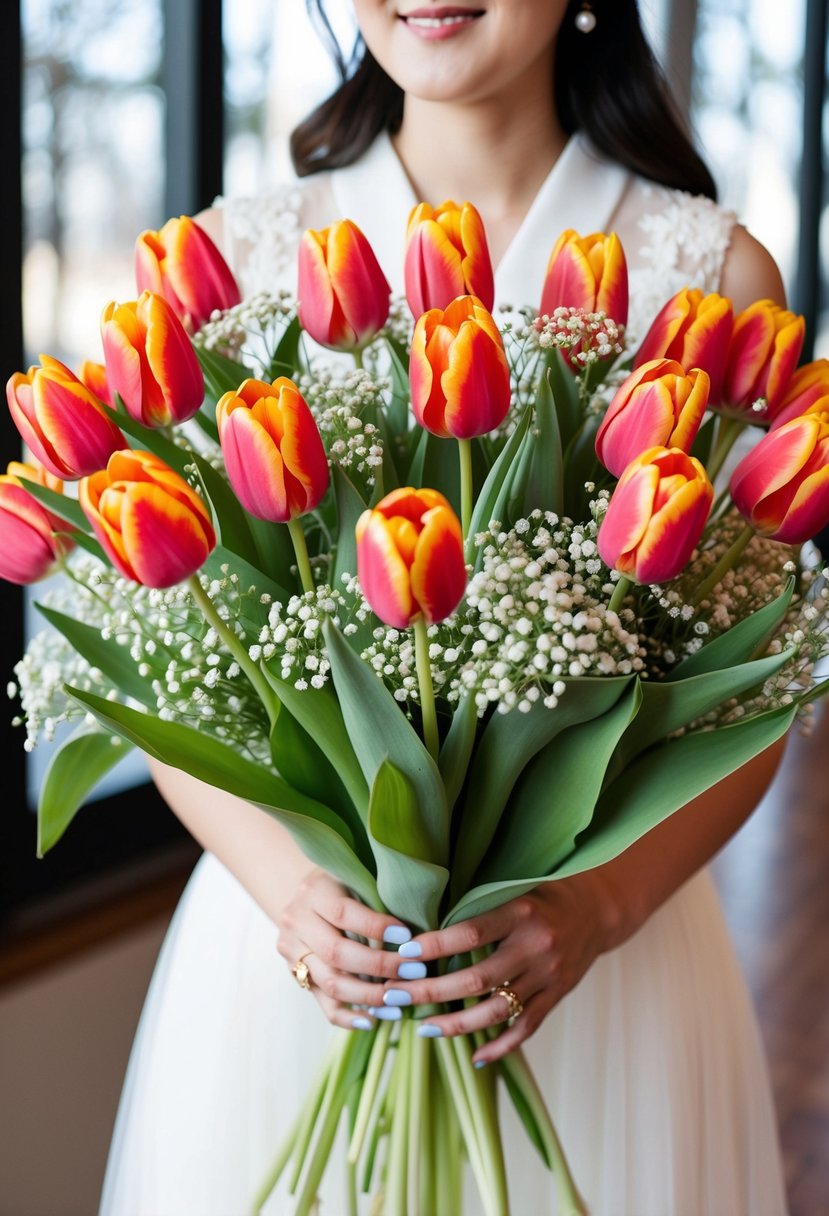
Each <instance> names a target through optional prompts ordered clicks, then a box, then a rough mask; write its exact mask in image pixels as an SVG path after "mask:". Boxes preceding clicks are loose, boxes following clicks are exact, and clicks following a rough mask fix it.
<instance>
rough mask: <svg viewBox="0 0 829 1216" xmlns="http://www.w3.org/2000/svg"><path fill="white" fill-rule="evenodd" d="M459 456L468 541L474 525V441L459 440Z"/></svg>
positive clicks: (464, 525) (462, 522)
mask: <svg viewBox="0 0 829 1216" xmlns="http://www.w3.org/2000/svg"><path fill="white" fill-rule="evenodd" d="M458 456H459V458H460V467H461V529H462V531H463V539H464V541H466V540H467V538H468V536H469V528H470V525H471V523H472V440H471V439H459V440H458Z"/></svg>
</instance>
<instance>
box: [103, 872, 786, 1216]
mask: <svg viewBox="0 0 829 1216" xmlns="http://www.w3.org/2000/svg"><path fill="white" fill-rule="evenodd" d="M332 1033H333V1031H332V1030H331V1028H330V1027H329V1025H328V1023H327V1022H326V1021H325V1020H324V1018H323V1016H322V1014H321V1013H320V1012H319V1010H318V1008H317V1006H316V1004H315V1002H314V1000H313V999H312V998H311V997H310V996H309V994H308V993H306V992H303V991H302V990H301V989H300V988H299V987H298V986H297V985H296V984H295V983H294V981H293V979H292V978H291V976H290V974H289V973H288V970H287V968H286V967H285V964H284V962H283V960H282V959H281V958H280V957H279V955H278V954H277V952H276V949H275V933H274V928H273V925H272V924H271V923H270V922H269V920H268V919H267V918H266V917H265V916H264V914H263V913H262V912H261V911H260V910H259V909H258V908H257V906H256V905H255V904H254V903H253V901H252V900H251V899H250V898H249V897H248V895H247V894H246V892H245V891H244V890H243V889H242V888H241V887H240V886H239V885H238V883H237V882H236V880H235V879H234V878H232V877H231V876H230V875H229V874H228V873H227V871H225V870H224V869H223V867H222V866H221V865H220V864H219V863H218V862H217V861H216V860H215V859H214V858H212V857H205V858H204V859H203V860H202V861H201V862H200V863H199V866H198V867H197V870H196V872H195V874H194V876H193V878H192V879H191V881H190V884H189V886H188V888H187V891H186V893H185V895H184V897H183V898H182V901H181V903H180V905H179V908H178V910H177V912H176V914H175V917H174V919H173V922H172V925H171V927H170V931H169V933H168V935H167V939H166V942H165V944H164V947H163V950H162V953H161V956H160V958H159V962H158V966H157V968H156V972H155V976H154V977H153V981H152V985H151V987H150V991H149V994H148V996H147V1002H146V1005H145V1008H144V1013H143V1015H142V1019H141V1024H140V1027H139V1030H138V1034H137V1037H136V1041H135V1045H134V1048H133V1053H132V1058H131V1060H130V1065H129V1070H128V1073H127V1078H126V1082H125V1085H124V1092H123V1096H122V1099H121V1106H120V1110H119V1114H118V1120H117V1124H116V1128H115V1134H114V1138H113V1143H112V1149H111V1154H110V1159H109V1165H108V1169H107V1175H106V1181H105V1185H104V1193H103V1199H102V1206H101V1216H245V1214H246V1213H247V1212H248V1211H249V1210H250V1204H251V1200H252V1197H253V1196H254V1194H255V1193H256V1191H257V1189H258V1187H259V1186H260V1185H261V1182H262V1179H263V1175H264V1174H265V1173H266V1172H267V1170H268V1167H269V1165H270V1163H271V1161H272V1158H273V1155H274V1153H275V1150H276V1148H277V1146H278V1144H279V1142H280V1140H281V1138H282V1136H283V1134H284V1133H285V1131H286V1130H287V1128H288V1127H289V1125H290V1122H291V1120H292V1118H293V1116H294V1115H295V1113H296V1111H297V1107H298V1104H299V1102H300V1100H301V1097H302V1095H303V1093H304V1091H305V1088H306V1085H307V1083H308V1081H309V1079H310V1077H311V1074H312V1072H313V1070H314V1067H315V1063H314V1062H315V1060H316V1059H317V1058H318V1057H319V1055H320V1054H321V1050H322V1049H323V1048H324V1046H325V1043H326V1042H327V1040H328V1037H329V1035H330V1034H332ZM337 1033H342V1032H337ZM355 1033H356V1032H355ZM527 1054H528V1056H529V1059H530V1063H531V1064H532V1066H533V1069H534V1071H535V1074H536V1077H537V1078H538V1080H539V1082H540V1084H541V1087H542V1089H543V1090H544V1092H545V1094H546V1097H547V1101H548V1104H549V1107H550V1110H551V1113H552V1115H553V1117H554V1119H555V1120H556V1123H557V1126H558V1129H559V1132H560V1135H561V1137H562V1140H563V1142H564V1147H565V1150H566V1152H567V1154H568V1157H569V1159H570V1162H571V1165H572V1167H573V1171H574V1174H575V1177H576V1179H577V1181H578V1183H579V1186H580V1187H581V1190H582V1192H583V1193H584V1195H585V1197H586V1199H587V1201H588V1204H589V1207H590V1212H591V1216H784V1214H785V1212H786V1203H785V1198H784V1192H783V1183H782V1177H781V1168H780V1158H779V1150H778V1144H777V1133H776V1127H775V1118H774V1112H773V1109H772V1105H771V1098H770V1092H769V1085H768V1079H767V1075H766V1066H765V1061H764V1057H763V1051H762V1047H761V1044H760V1041H759V1037H758V1032H757V1027H756V1024H755V1020H754V1014H753V1010H752V1008H751V1006H750V1003H749V1001H748V997H747V994H746V991H745V987H744V984H743V980H742V976H741V975H740V971H739V968H738V966H737V963H736V960H735V958H734V953H733V949H732V945H731V941H730V938H729V936H728V933H727V930H726V928H725V925H724V922H723V918H722V913H721V910H720V906H719V902H718V899H717V896H716V894H715V892H714V890H713V887H712V884H711V881H710V878H709V877H708V875H707V873H702V874H700V875H698V876H697V877H696V878H694V879H693V880H692V881H691V882H689V883H687V884H686V886H685V887H683V888H682V889H681V890H680V891H679V892H678V893H677V894H676V895H675V896H674V897H673V898H672V899H671V900H670V901H669V902H668V903H667V904H666V905H665V906H664V907H663V908H662V909H660V911H659V912H658V913H657V914H656V915H655V916H653V917H652V918H651V920H650V921H649V922H648V923H647V924H646V925H645V927H644V928H643V929H642V930H641V931H640V932H639V933H638V934H636V936H635V937H633V938H632V939H631V940H630V941H629V942H627V943H626V944H625V945H624V946H622V947H621V948H620V949H619V950H616V951H615V952H614V953H612V954H609V955H605V956H603V957H602V958H600V959H599V960H598V961H597V963H596V964H595V965H594V966H593V967H592V968H591V970H590V972H589V973H588V974H587V976H586V977H585V978H584V979H583V980H582V982H581V984H580V985H579V987H578V988H577V989H576V990H575V991H574V992H572V993H571V994H570V995H569V996H568V997H567V998H566V999H565V1000H564V1001H563V1002H562V1003H561V1005H560V1006H559V1007H558V1008H557V1009H556V1010H555V1011H554V1012H553V1013H552V1014H551V1016H550V1017H549V1018H548V1019H547V1021H546V1022H545V1024H544V1025H543V1026H542V1028H541V1030H540V1031H539V1032H538V1033H537V1034H536V1035H535V1036H534V1037H533V1038H532V1039H531V1040H530V1041H529V1043H528V1045H527ZM502 1109H503V1113H504V1119H503V1122H504V1136H505V1142H506V1155H507V1168H508V1174H509V1182H510V1195H511V1199H512V1203H513V1210H514V1212H515V1213H520V1214H521V1216H548V1214H549V1216H553V1213H554V1212H555V1199H554V1194H553V1187H552V1185H551V1181H550V1176H549V1175H548V1174H547V1172H546V1170H545V1169H544V1167H543V1165H542V1164H541V1161H540V1159H539V1158H538V1157H537V1155H536V1152H535V1150H534V1149H533V1147H532V1146H531V1145H530V1143H529V1141H528V1140H527V1138H526V1136H525V1133H524V1131H523V1129H522V1128H521V1127H520V1125H518V1124H517V1121H516V1119H515V1118H514V1116H513V1113H512V1110H511V1106H510V1103H509V1100H508V1099H506V1098H505V1099H504V1102H503V1107H502ZM329 1173H330V1179H329V1180H328V1182H327V1189H324V1190H323V1192H322V1205H321V1213H322V1216H344V1213H345V1202H344V1200H343V1199H342V1193H341V1192H340V1191H339V1185H338V1183H339V1171H338V1170H337V1168H336V1162H332V1166H331V1168H330V1170H329ZM468 1192H469V1193H468V1196H467V1201H466V1204H465V1208H464V1212H465V1213H467V1214H468V1216H474V1213H476V1212H477V1211H478V1210H479V1208H478V1205H477V1203H476V1200H475V1195H474V1188H471V1187H470V1188H468ZM290 1211H291V1204H290V1202H289V1200H287V1199H286V1198H285V1197H284V1195H280V1194H279V1193H278V1194H277V1195H275V1196H274V1197H273V1200H272V1202H271V1204H270V1205H269V1207H268V1209H267V1212H268V1216H288V1214H289V1213H290ZM418 1216H460V1214H458V1213H455V1212H451V1213H450V1212H428V1213H427V1212H423V1213H419V1214H418Z"/></svg>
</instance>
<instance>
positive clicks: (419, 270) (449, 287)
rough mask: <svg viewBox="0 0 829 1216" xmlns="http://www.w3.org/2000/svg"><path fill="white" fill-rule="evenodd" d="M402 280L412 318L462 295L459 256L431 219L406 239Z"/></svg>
mask: <svg viewBox="0 0 829 1216" xmlns="http://www.w3.org/2000/svg"><path fill="white" fill-rule="evenodd" d="M404 277H405V283H406V299H407V300H408V302H409V307H410V309H411V310H412V314H413V316H414V317H415V318H417V317H419V316H420V315H421V314H422V313H424V312H426V311H427V310H428V309H430V308H446V307H447V306H448V305H449V304H450V303H451V302H452V300H454V299H455V297H456V296H460V295H463V294H464V279H463V267H462V264H461V255H460V253H459V252H458V250H457V249H456V248H455V246H454V245H453V244H452V242H451V241H450V240H449V239H448V237H447V236H446V233H445V232H444V230H443V228H441V226H440V224H438V223H436V222H435V221H434V220H426V221H424V222H423V223H422V224H420V225H419V227H418V228H417V230H416V231H415V233H414V236H413V237H412V239H411V240H410V242H409V245H408V247H407V249H406V261H405V267H404Z"/></svg>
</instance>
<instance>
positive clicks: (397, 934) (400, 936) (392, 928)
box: [383, 925, 412, 946]
mask: <svg viewBox="0 0 829 1216" xmlns="http://www.w3.org/2000/svg"><path fill="white" fill-rule="evenodd" d="M411 936H412V935H411V933H410V932H409V930H408V929H407V928H406V926H405V925H388V926H387V927H386V928H385V929H384V930H383V941H384V942H385V943H386V945H387V946H402V945H403V944H404V943H405V942H407V941H409V940H410V939H411Z"/></svg>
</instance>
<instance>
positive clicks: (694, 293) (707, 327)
mask: <svg viewBox="0 0 829 1216" xmlns="http://www.w3.org/2000/svg"><path fill="white" fill-rule="evenodd" d="M733 328H734V309H733V307H732V305H731V301H730V300H728V299H726V298H725V296H720V295H717V294H716V293H715V292H712V293H711V294H709V295H705V294H703V292H701V291H700V290H699V288H697V287H683V289H682V291H678V292H677V293H676V295H675V296H673V298H672V299H670V300H669V301H668V303H667V304H666V305H665V307H664V308H663V309H662V310H661V311H660V312H659V313H658V314H657V317H656V319H655V321H654V322H653V324H652V325H651V327H650V329H649V330H648V332H647V333H646V335H645V339H644V341H643V343H642V345H641V346H640V347H639V350H638V352H637V354H636V358H635V359H634V361H633V366H634V368H636V367H641V366H642V364H643V363H649V362H650V361H651V360H652V359H675V360H676V361H677V363H680V364H681V365H682V366H683V367H686V368H687V367H701V368H702V369H703V370H704V371H706V372H707V373H708V376H709V378H710V380H711V397H712V399H713V400H714V401H719V399H720V388H721V385H722V378H723V375H724V374H725V364H726V360H727V358H728V348H729V343H730V341H731V332H732V330H733ZM680 446H681V445H680Z"/></svg>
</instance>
